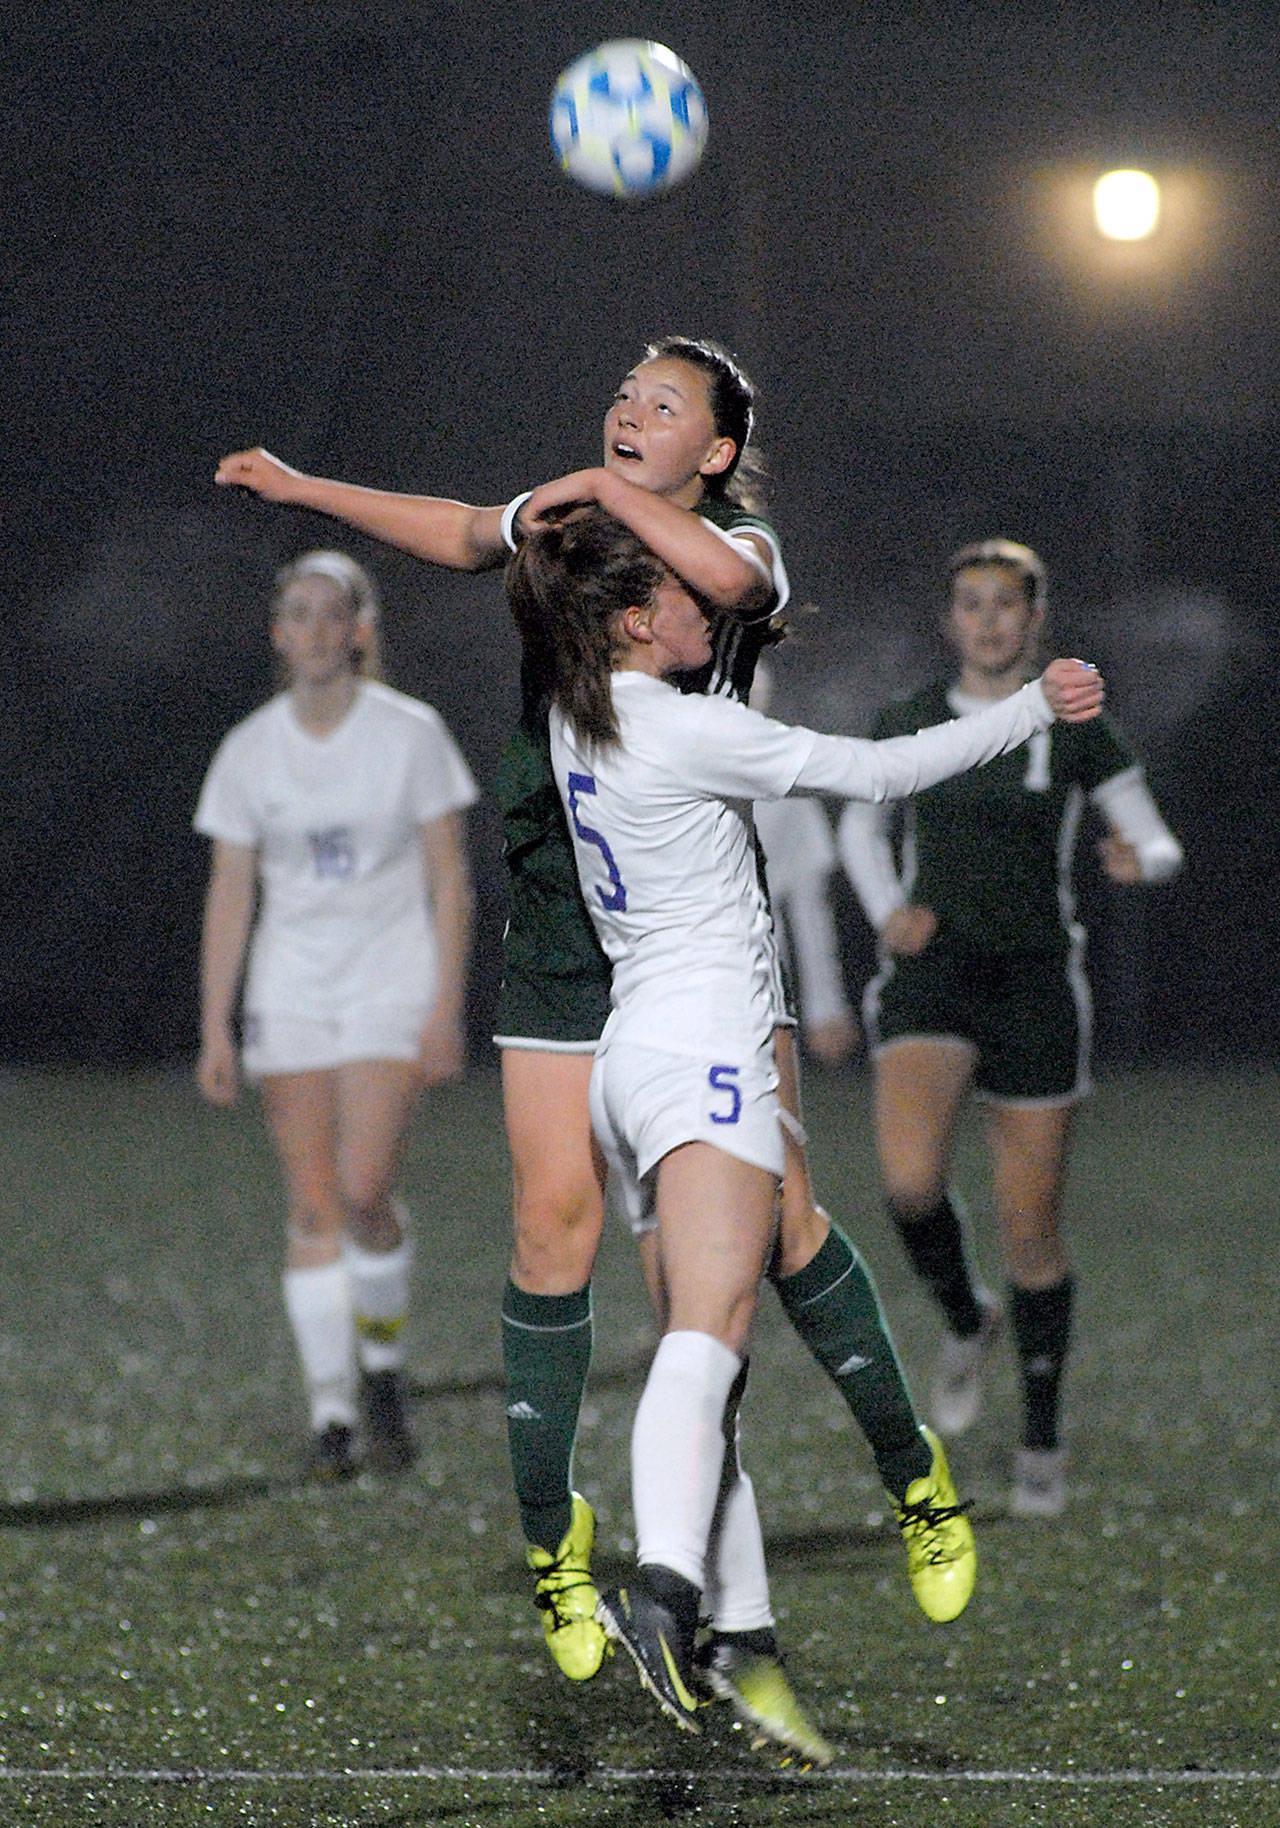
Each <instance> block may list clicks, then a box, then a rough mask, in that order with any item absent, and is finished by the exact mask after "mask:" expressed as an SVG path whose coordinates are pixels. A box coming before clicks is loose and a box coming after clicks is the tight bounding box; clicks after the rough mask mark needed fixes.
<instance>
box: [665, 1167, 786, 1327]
mask: <svg viewBox="0 0 1280 1828" xmlns="http://www.w3.org/2000/svg"><path fill="white" fill-rule="evenodd" d="M657 1179H658V1186H657V1207H658V1232H659V1237H660V1239H661V1246H662V1268H663V1275H664V1278H665V1283H666V1288H667V1297H668V1322H667V1324H668V1328H669V1330H671V1331H683V1330H691V1331H694V1332H700V1333H711V1334H713V1335H714V1336H715V1338H717V1339H719V1340H721V1341H722V1342H723V1343H724V1344H725V1345H727V1346H729V1347H730V1348H731V1350H733V1351H735V1352H741V1351H743V1349H744V1348H745V1346H746V1342H747V1337H748V1334H749V1332H750V1328H751V1319H752V1316H753V1314H754V1311H755V1294H756V1289H757V1287H758V1285H759V1281H760V1276H761V1274H762V1272H763V1269H764V1262H765V1257H766V1255H767V1253H768V1250H769V1246H770V1243H771V1241H772V1236H773V1219H774V1201H775V1195H776V1191H777V1184H778V1183H777V1177H776V1175H774V1174H771V1173H770V1172H769V1170H768V1169H767V1168H762V1167H760V1166H758V1165H757V1164H756V1163H754V1162H748V1161H744V1160H743V1159H742V1158H741V1157H740V1156H736V1155H730V1154H728V1153H727V1152H726V1151H725V1150H723V1149H718V1148H716V1147H715V1146H714V1145H712V1144H710V1143H705V1142H690V1143H684V1144H682V1145H681V1146H680V1147H679V1148H677V1149H673V1150H672V1152H671V1153H670V1154H669V1155H667V1156H664V1157H663V1159H662V1161H661V1162H660V1163H659V1164H658V1170H657Z"/></svg>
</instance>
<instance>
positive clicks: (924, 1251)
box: [889, 1196, 982, 1339]
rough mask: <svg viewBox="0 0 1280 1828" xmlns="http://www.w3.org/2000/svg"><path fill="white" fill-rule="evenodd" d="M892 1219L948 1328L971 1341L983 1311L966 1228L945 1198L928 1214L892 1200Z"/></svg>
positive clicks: (890, 1210) (912, 1265) (980, 1324)
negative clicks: (970, 1266) (966, 1236)
mask: <svg viewBox="0 0 1280 1828" xmlns="http://www.w3.org/2000/svg"><path fill="white" fill-rule="evenodd" d="M889 1217H890V1218H891V1219H892V1220H893V1223H894V1225H895V1227H896V1228H897V1232H898V1235H899V1237H900V1238H901V1239H902V1242H903V1245H904V1246H905V1248H906V1252H907V1257H908V1259H909V1261H910V1263H911V1267H912V1269H914V1270H915V1272H916V1274H917V1276H919V1277H920V1280H921V1281H922V1282H924V1283H925V1284H926V1286H927V1287H928V1289H929V1291H930V1293H931V1294H932V1296H933V1298H934V1300H935V1301H936V1302H937V1304H938V1306H939V1307H940V1308H941V1309H942V1312H943V1314H944V1315H945V1316H946V1321H947V1325H948V1326H949V1327H950V1328H951V1331H952V1332H953V1333H955V1334H958V1335H959V1337H960V1338H961V1339H972V1338H973V1335H974V1334H975V1333H977V1332H979V1331H980V1330H981V1328H982V1308H981V1306H980V1304H979V1302H978V1297H977V1294H976V1293H975V1291H974V1286H973V1275H972V1272H971V1271H970V1268H969V1255H968V1251H967V1250H966V1248H965V1236H964V1227H963V1225H962V1224H961V1223H960V1216H959V1214H958V1213H957V1212H956V1209H955V1207H954V1206H953V1205H952V1204H951V1201H950V1200H949V1199H947V1198H946V1197H945V1196H944V1197H943V1198H942V1199H941V1200H940V1201H939V1202H938V1204H937V1205H936V1206H935V1207H933V1209H932V1210H931V1211H929V1212H920V1213H917V1212H908V1211H906V1210H905V1209H904V1208H903V1207H901V1206H899V1205H897V1204H896V1203H895V1202H894V1201H893V1200H890V1202H889Z"/></svg>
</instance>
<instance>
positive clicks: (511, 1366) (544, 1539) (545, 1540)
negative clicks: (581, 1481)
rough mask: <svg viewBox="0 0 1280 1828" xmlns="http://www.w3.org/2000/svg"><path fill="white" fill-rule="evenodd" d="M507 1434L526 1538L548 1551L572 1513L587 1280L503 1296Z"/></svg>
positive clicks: (585, 1361) (586, 1360)
mask: <svg viewBox="0 0 1280 1828" xmlns="http://www.w3.org/2000/svg"><path fill="white" fill-rule="evenodd" d="M502 1361H503V1365H504V1367H505V1370H506V1381H507V1441H508V1444H509V1447H510V1452H511V1472H512V1476H513V1478H514V1480H515V1488H516V1502H517V1504H518V1505H519V1507H520V1523H521V1526H522V1528H523V1530H524V1534H525V1540H526V1541H527V1542H530V1543H533V1544H536V1545H537V1547H539V1548H542V1549H549V1550H550V1551H551V1552H552V1553H553V1554H554V1552H555V1551H556V1550H557V1549H558V1548H559V1547H560V1543H561V1541H562V1540H563V1538H564V1535H565V1533H566V1531H567V1530H568V1528H569V1523H570V1520H571V1516H572V1501H571V1497H570V1493H571V1489H572V1487H571V1477H572V1471H573V1443H574V1438H575V1436H576V1435H577V1432H578V1411H579V1409H580V1408H581V1406H582V1393H583V1391H584V1389H585V1388H586V1383H587V1369H588V1367H589V1365H590V1363H591V1284H590V1283H588V1284H587V1286H586V1287H585V1288H582V1289H578V1290H577V1291H576V1292H575V1293H574V1294H572V1295H530V1294H527V1293H526V1292H525V1290H524V1289H521V1288H517V1287H516V1285H515V1283H514V1282H510V1281H509V1282H508V1283H507V1286H506V1291H505V1293H504V1294H503V1297H502Z"/></svg>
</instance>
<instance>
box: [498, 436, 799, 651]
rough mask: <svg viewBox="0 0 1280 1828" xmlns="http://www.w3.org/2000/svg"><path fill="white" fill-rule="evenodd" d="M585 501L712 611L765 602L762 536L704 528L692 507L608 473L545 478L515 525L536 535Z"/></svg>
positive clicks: (768, 584)
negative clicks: (746, 545) (745, 543)
mask: <svg viewBox="0 0 1280 1828" xmlns="http://www.w3.org/2000/svg"><path fill="white" fill-rule="evenodd" d="M591 501H594V502H599V504H600V506H601V507H602V508H603V509H604V510H605V512H606V513H608V514H612V515H613V517H614V519H615V520H620V521H621V522H622V523H623V525H624V526H626V527H630V529H631V531H632V532H633V533H634V534H635V536H636V538H637V539H640V540H643V541H644V543H645V545H646V546H648V548H649V550H650V551H651V552H656V553H657V555H658V557H659V558H660V559H661V560H662V562H663V563H664V564H665V565H668V566H670V568H671V570H672V571H674V572H675V573H676V575H677V576H678V577H680V578H681V579H683V581H684V582H685V583H686V584H687V585H688V586H689V588H690V590H692V591H693V593H694V595H695V596H698V597H701V598H702V599H703V600H704V601H705V602H706V603H707V604H708V605H709V606H710V607H711V608H712V609H727V610H733V611H734V612H735V613H736V614H738V615H743V616H751V615H753V614H756V613H758V612H760V611H762V610H765V609H767V608H768V606H769V604H770V603H771V601H772V599H773V594H774V593H773V576H772V554H771V553H770V551H769V547H768V544H767V542H766V541H765V540H764V539H761V538H759V537H757V536H754V535H745V536H739V537H738V538H736V539H734V540H730V539H728V538H727V537H726V536H725V535H724V534H723V533H719V532H717V531H716V529H715V528H714V527H709V526H708V525H707V523H706V521H704V520H703V519H702V517H701V515H700V514H699V513H698V511H697V509H696V508H682V507H681V506H680V504H679V503H678V502H674V501H669V500H668V499H667V497H666V496H665V495H655V494H654V493H653V491H652V490H651V489H642V488H641V487H640V485H639V483H635V482H629V481H628V480H627V478H626V477H625V476H615V475H614V473H613V471H612V470H606V469H603V468H600V469H594V470H574V471H572V472H571V473H570V474H569V475H568V476H559V477H557V478H556V479H555V480H554V481H552V482H544V483H543V484H542V485H541V487H540V488H537V489H535V490H534V491H533V494H532V495H531V496H530V497H529V499H528V501H527V502H526V503H525V504H524V506H523V508H522V509H521V510H520V516H519V520H520V527H521V530H522V531H523V532H525V533H536V532H537V531H538V530H539V528H541V527H545V526H546V525H547V524H548V521H549V520H552V519H555V517H556V510H557V509H559V508H567V507H571V506H573V505H574V504H576V503H580V502H591ZM741 538H746V539H748V540H749V541H750V547H751V552H750V555H748V554H747V553H746V552H744V551H743V550H742V547H741V545H740V544H739V539H741Z"/></svg>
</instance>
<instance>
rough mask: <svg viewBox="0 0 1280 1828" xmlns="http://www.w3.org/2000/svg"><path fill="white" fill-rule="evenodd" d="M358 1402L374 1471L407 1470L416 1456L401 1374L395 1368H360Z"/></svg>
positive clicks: (391, 1472)
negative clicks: (373, 1369) (384, 1369)
mask: <svg viewBox="0 0 1280 1828" xmlns="http://www.w3.org/2000/svg"><path fill="white" fill-rule="evenodd" d="M360 1401H361V1406H362V1408H363V1410H364V1427H365V1442H366V1445H367V1446H368V1450H369V1461H370V1464H371V1465H372V1466H373V1468H374V1471H375V1472H380V1473H390V1474H396V1473H405V1472H408V1470H409V1468H410V1467H411V1466H412V1465H413V1463H414V1461H415V1460H416V1459H417V1457H418V1444H417V1442H416V1441H415V1440H414V1438H413V1429H412V1428H411V1427H410V1424H409V1409H408V1402H407V1393H406V1390H405V1381H404V1374H403V1373H402V1372H400V1371H395V1370H389V1371H362V1372H361V1373H360Z"/></svg>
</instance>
